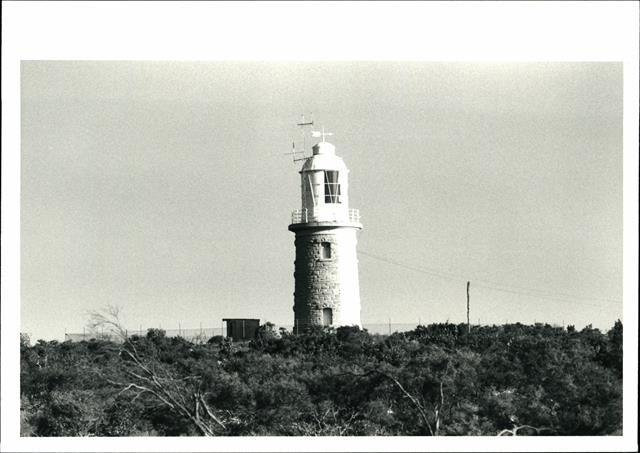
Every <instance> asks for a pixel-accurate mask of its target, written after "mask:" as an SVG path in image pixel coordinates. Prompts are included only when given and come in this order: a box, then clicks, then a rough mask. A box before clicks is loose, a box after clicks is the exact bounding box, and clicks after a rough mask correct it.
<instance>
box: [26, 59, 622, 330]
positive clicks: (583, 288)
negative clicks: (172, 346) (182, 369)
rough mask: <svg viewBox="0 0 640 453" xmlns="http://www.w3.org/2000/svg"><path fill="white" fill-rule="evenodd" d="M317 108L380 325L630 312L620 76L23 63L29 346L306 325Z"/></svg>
mask: <svg viewBox="0 0 640 453" xmlns="http://www.w3.org/2000/svg"><path fill="white" fill-rule="evenodd" d="M303 113H304V114H305V117H306V118H307V119H309V118H313V119H314V121H315V123H316V125H318V126H324V127H325V129H326V130H327V131H330V132H332V133H333V134H334V135H333V136H331V138H330V141H331V142H332V143H333V144H334V145H336V148H337V149H336V152H337V154H338V155H339V156H341V157H343V158H344V160H345V162H346V164H347V166H348V167H349V169H350V200H349V203H350V207H353V208H358V209H359V210H360V214H361V216H362V223H363V225H364V229H363V231H362V232H361V233H360V235H359V242H358V250H359V277H360V293H361V303H362V322H363V324H364V325H365V327H366V325H367V324H373V323H387V322H389V321H391V322H392V323H418V322H422V323H423V324H426V323H431V322H445V321H450V322H463V321H465V320H466V282H467V281H470V282H471V286H470V305H471V314H470V316H471V321H472V323H477V322H479V323H481V324H494V323H495V324H502V323H504V322H523V323H533V322H548V323H551V324H561V325H562V324H564V325H568V324H574V325H576V326H578V327H582V326H584V325H587V324H593V325H594V326H596V327H599V328H601V329H603V330H606V329H608V328H610V327H611V326H612V325H613V322H614V321H615V320H616V319H619V318H620V319H621V318H622V302H621V301H622V297H623V294H622V252H623V247H622V64H620V63H610V62H605V63H570V62H559V63H433V62H376V63H373V62H371V63H369V62H220V61H218V62H168V61H167V62H152V61H138V62H135V61H133V62H132V61H130V62H114V61H95V62H91V61H83V62H78V61H23V62H22V65H21V116H22V117H21V128H22V129H21V331H23V332H27V333H30V334H31V336H32V338H45V339H51V338H57V339H62V337H63V335H64V332H65V331H66V332H82V329H83V326H85V325H86V323H87V319H88V316H87V314H88V313H89V312H91V311H95V310H99V309H101V308H102V307H105V306H107V305H118V306H121V307H122V313H123V320H124V323H125V326H127V327H129V328H130V329H136V328H138V327H139V326H142V327H143V328H148V327H160V326H161V327H163V328H167V329H177V328H178V326H179V325H180V326H181V327H182V328H198V327H199V326H200V325H202V326H203V327H218V326H219V325H220V320H221V318H223V317H225V318H226V317H246V318H260V319H261V320H262V321H271V322H274V323H276V324H279V325H290V324H292V322H293V311H292V305H293V288H294V281H293V260H294V256H295V250H294V244H293V240H294V235H293V234H292V233H291V232H289V231H287V226H288V224H289V222H290V214H291V211H292V210H294V209H296V208H299V205H300V193H299V191H300V181H299V174H298V171H299V169H300V167H301V164H302V162H296V163H294V162H292V159H291V156H287V155H285V153H287V152H289V151H290V150H291V143H292V141H295V142H296V147H297V148H301V147H302V144H303V140H302V138H301V132H300V130H299V128H296V126H295V123H296V122H298V121H299V119H300V116H301V114H303ZM304 143H306V145H307V148H310V145H312V144H313V143H314V141H313V140H312V139H311V138H310V137H308V138H307V139H306V141H305V142H304Z"/></svg>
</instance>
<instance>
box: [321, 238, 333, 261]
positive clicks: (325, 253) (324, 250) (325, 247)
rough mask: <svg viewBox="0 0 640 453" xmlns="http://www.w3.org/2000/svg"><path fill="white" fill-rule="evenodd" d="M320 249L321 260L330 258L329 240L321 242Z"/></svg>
mask: <svg viewBox="0 0 640 453" xmlns="http://www.w3.org/2000/svg"><path fill="white" fill-rule="evenodd" d="M320 250H321V254H320V256H321V257H322V259H323V260H330V259H331V243H330V242H323V243H322V247H321V249H320Z"/></svg>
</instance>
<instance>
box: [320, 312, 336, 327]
mask: <svg viewBox="0 0 640 453" xmlns="http://www.w3.org/2000/svg"><path fill="white" fill-rule="evenodd" d="M331 324H333V310H331V309H330V308H323V309H322V325H323V326H330V325H331Z"/></svg>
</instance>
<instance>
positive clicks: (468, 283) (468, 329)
mask: <svg viewBox="0 0 640 453" xmlns="http://www.w3.org/2000/svg"><path fill="white" fill-rule="evenodd" d="M469 285H471V282H467V333H471V323H470V322H469Z"/></svg>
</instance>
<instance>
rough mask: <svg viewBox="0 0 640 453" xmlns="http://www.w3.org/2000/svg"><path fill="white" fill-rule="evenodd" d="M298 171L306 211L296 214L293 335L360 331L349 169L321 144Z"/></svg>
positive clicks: (355, 214) (330, 148)
mask: <svg viewBox="0 0 640 453" xmlns="http://www.w3.org/2000/svg"><path fill="white" fill-rule="evenodd" d="M312 149H313V155H312V156H311V157H309V158H307V159H305V162H304V165H303V166H302V170H300V181H301V183H302V184H301V189H302V208H301V209H296V210H295V211H293V214H292V219H291V225H289V230H290V231H292V232H293V233H295V235H296V239H295V246H296V260H295V272H294V277H295V293H294V305H293V311H294V313H295V315H294V332H297V331H302V329H304V328H305V327H307V326H310V325H316V326H352V325H356V326H361V323H360V288H359V283H358V257H357V254H356V242H357V239H356V234H357V233H358V231H360V230H361V229H362V224H361V223H360V214H359V212H358V210H357V209H349V180H348V178H349V170H348V169H347V166H346V165H345V164H344V162H343V160H342V158H340V157H338V156H336V148H335V146H333V145H332V144H331V143H328V142H326V141H324V134H323V141H321V142H320V143H317V144H316V145H314V146H313V148H312Z"/></svg>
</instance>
